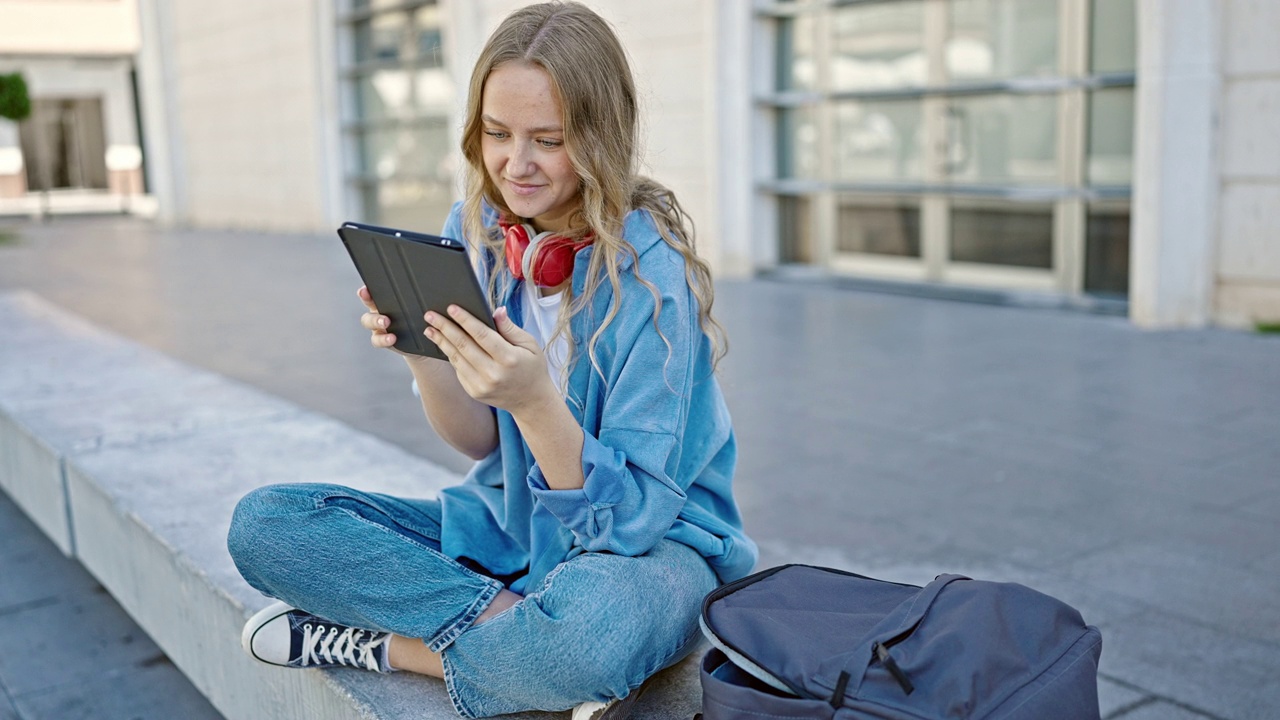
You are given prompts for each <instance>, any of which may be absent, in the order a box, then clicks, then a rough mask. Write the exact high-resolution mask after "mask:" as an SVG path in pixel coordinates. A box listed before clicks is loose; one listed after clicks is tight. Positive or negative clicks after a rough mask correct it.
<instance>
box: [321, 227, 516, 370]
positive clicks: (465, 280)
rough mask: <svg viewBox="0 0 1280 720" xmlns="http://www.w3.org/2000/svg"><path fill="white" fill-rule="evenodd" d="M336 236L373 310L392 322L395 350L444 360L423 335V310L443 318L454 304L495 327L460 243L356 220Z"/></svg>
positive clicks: (463, 245)
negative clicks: (367, 294)
mask: <svg viewBox="0 0 1280 720" xmlns="http://www.w3.org/2000/svg"><path fill="white" fill-rule="evenodd" d="M338 236H339V237H341V238H342V244H343V245H345V246H346V248H347V253H348V254H350V255H351V261H352V262H354V263H355V265H356V270H357V271H359V273H360V279H362V280H364V284H365V286H367V287H368V288H369V296H370V297H372V298H373V304H374V305H377V306H378V312H379V313H382V314H383V315H386V316H387V317H389V318H391V327H389V328H387V332H389V333H394V334H395V336H396V345H395V346H396V349H397V350H400V351H401V352H406V353H411V354H413V355H425V356H427V357H433V358H439V359H441V360H446V359H447V358H446V357H445V355H444V353H443V352H441V351H440V348H438V347H436V344H435V343H433V342H431V341H430V340H428V339H427V337H426V336H425V335H423V333H424V332H425V331H426V329H427V321H426V320H424V319H423V316H424V315H426V314H427V311H428V310H434V311H436V312H438V313H440V314H442V315H443V314H445V312H446V310H447V309H448V307H449V306H450V305H458V306H460V307H462V308H464V309H466V310H467V312H469V313H471V314H472V315H475V316H476V317H477V318H480V320H481V322H483V323H485V324H486V325H488V326H489V327H491V328H492V327H494V325H493V315H492V313H491V312H490V311H489V303H488V301H487V300H485V295H484V292H483V291H481V289H480V283H479V282H478V281H477V280H476V275H475V271H474V270H472V267H471V260H470V258H468V256H467V247H466V244H465V243H463V242H462V241H461V240H452V239H450V238H443V237H437V236H435V235H424V234H422V233H415V232H410V231H408V230H396V229H394V228H384V227H377V226H374V225H365V224H363V223H355V222H346V223H343V224H342V227H340V228H338Z"/></svg>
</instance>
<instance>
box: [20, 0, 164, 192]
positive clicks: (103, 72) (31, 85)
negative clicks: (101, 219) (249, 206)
mask: <svg viewBox="0 0 1280 720" xmlns="http://www.w3.org/2000/svg"><path fill="white" fill-rule="evenodd" d="M138 46H139V29H138V13H137V6H136V4H135V2H134V0H61V1H60V2H41V1H39V0H0V73H6V74H7V73H14V72H16V73H20V74H21V75H22V76H23V78H24V80H25V81H26V83H27V86H28V93H29V94H30V96H31V115H30V117H28V118H27V119H26V120H24V121H22V122H20V123H18V122H12V121H9V120H4V119H0V214H39V213H43V212H86V211H87V212H104V211H107V212H110V211H133V212H144V213H146V212H150V211H151V210H153V207H154V206H153V203H152V202H151V201H150V198H149V197H148V196H147V195H146V188H145V177H144V169H143V156H142V150H141V141H140V133H139V125H138V114H137V101H136V94H135V87H134V85H135V83H134V80H135V78H134V59H135V57H136V55H137V52H138Z"/></svg>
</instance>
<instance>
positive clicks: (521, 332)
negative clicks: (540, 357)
mask: <svg viewBox="0 0 1280 720" xmlns="http://www.w3.org/2000/svg"><path fill="white" fill-rule="evenodd" d="M493 324H494V325H496V326H497V327H498V334H499V335H501V336H502V337H503V339H504V340H506V341H507V342H509V343H511V344H512V345H516V346H518V347H522V348H524V349H525V350H529V351H531V352H537V351H538V341H537V340H535V339H534V337H533V335H530V334H529V333H528V332H526V331H525V329H524V328H522V327H520V326H519V325H517V324H515V323H514V322H512V320H511V316H510V315H508V314H507V308H506V307H505V306H504V307H500V308H498V309H497V310H494V311H493Z"/></svg>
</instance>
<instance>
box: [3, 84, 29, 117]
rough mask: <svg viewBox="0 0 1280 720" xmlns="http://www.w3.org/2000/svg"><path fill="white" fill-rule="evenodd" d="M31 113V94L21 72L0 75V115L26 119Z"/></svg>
mask: <svg viewBox="0 0 1280 720" xmlns="http://www.w3.org/2000/svg"><path fill="white" fill-rule="evenodd" d="M30 114H31V96H30V95H28V94H27V81H26V80H24V79H23V77H22V74H21V73H11V74H9V75H0V117H5V118H9V119H10V120H14V121H22V120H26V119H27V116H29V115H30Z"/></svg>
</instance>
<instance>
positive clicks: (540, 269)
mask: <svg viewBox="0 0 1280 720" xmlns="http://www.w3.org/2000/svg"><path fill="white" fill-rule="evenodd" d="M498 227H500V228H502V234H503V235H504V236H505V238H506V255H507V267H508V268H509V269H510V270H511V274H512V275H514V276H516V277H517V278H519V279H524V278H529V279H531V280H533V282H534V283H536V284H537V285H538V286H540V287H545V288H553V287H556V286H558V285H559V284H560V283H563V282H564V281H565V280H568V279H569V277H570V276H572V275H573V258H574V256H575V255H576V254H577V253H578V251H579V250H581V249H582V248H584V247H586V246H588V245H590V244H591V241H592V240H594V238H593V237H592V236H591V235H590V234H588V235H587V236H586V237H584V238H578V239H573V238H567V237H564V236H563V235H555V234H552V233H551V232H549V231H548V232H544V233H540V232H537V231H536V230H534V229H533V227H532V226H530V225H525V224H523V223H515V224H512V223H506V222H501V221H499V223H498Z"/></svg>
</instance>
